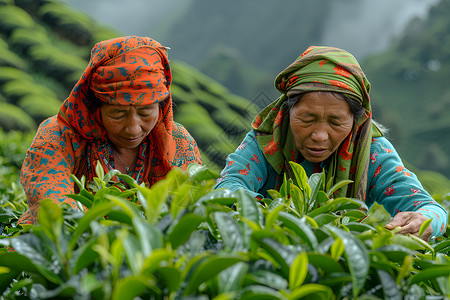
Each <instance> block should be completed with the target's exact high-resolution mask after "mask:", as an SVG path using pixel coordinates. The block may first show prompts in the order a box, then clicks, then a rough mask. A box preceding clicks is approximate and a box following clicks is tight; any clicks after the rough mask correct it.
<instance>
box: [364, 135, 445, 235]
mask: <svg viewBox="0 0 450 300" xmlns="http://www.w3.org/2000/svg"><path fill="white" fill-rule="evenodd" d="M367 189H368V195H369V197H368V200H369V201H368V203H367V204H368V206H369V207H371V206H372V204H373V203H374V202H375V201H376V202H377V203H379V204H381V205H383V206H384V208H385V209H386V211H387V212H388V213H389V214H390V215H391V216H392V217H393V216H395V215H396V214H397V213H398V212H401V211H414V212H418V213H420V214H422V215H423V216H425V217H427V218H428V219H433V220H432V222H431V225H432V227H433V235H434V236H435V237H438V236H441V235H442V234H443V233H444V232H445V229H446V227H447V212H446V211H445V209H444V208H443V207H442V206H441V205H439V203H437V202H436V201H435V200H434V199H433V198H432V197H431V196H430V194H429V193H428V192H427V191H425V189H424V188H423V187H422V184H421V183H420V182H419V180H418V178H417V176H416V175H415V174H414V173H412V172H411V171H409V170H407V169H406V168H405V166H404V165H403V162H402V160H401V159H400V157H399V155H398V153H397V152H396V150H395V149H394V147H393V145H392V144H391V143H390V142H389V141H388V140H387V139H386V138H384V137H381V138H376V139H373V141H372V146H371V151H370V162H369V171H368V186H367Z"/></svg>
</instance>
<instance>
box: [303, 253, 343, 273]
mask: <svg viewBox="0 0 450 300" xmlns="http://www.w3.org/2000/svg"><path fill="white" fill-rule="evenodd" d="M308 259H309V263H310V264H312V265H314V266H315V267H317V268H320V269H322V270H323V271H324V272H325V273H326V274H331V273H342V272H343V271H344V270H343V269H342V267H341V265H340V264H339V263H338V262H336V260H334V259H333V258H331V257H330V256H329V255H327V254H314V253H308Z"/></svg>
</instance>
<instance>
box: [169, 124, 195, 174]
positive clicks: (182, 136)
mask: <svg viewBox="0 0 450 300" xmlns="http://www.w3.org/2000/svg"><path fill="white" fill-rule="evenodd" d="M174 124H175V126H174V129H173V133H172V134H173V138H174V139H175V142H176V147H177V148H176V152H175V157H174V160H173V162H172V165H173V166H177V167H180V168H182V169H183V170H186V169H187V167H188V165H189V164H191V163H197V164H199V165H201V164H202V157H201V155H200V151H199V149H198V147H197V143H196V141H195V140H194V138H193V137H192V136H191V134H190V133H189V132H188V131H187V129H186V128H184V127H183V125H181V124H179V123H176V122H174Z"/></svg>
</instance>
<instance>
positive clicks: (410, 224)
mask: <svg viewBox="0 0 450 300" xmlns="http://www.w3.org/2000/svg"><path fill="white" fill-rule="evenodd" d="M426 220H428V219H427V218H426V217H424V216H423V215H421V214H420V213H417V212H412V211H404V212H399V213H398V214H396V215H395V217H393V218H392V219H391V220H390V221H389V223H387V224H386V226H385V228H386V229H389V230H392V229H394V228H396V227H401V229H400V231H399V232H398V233H401V234H407V233H410V234H413V235H415V236H419V230H420V226H421V225H422V223H423V222H425V221H426ZM432 234H433V228H431V224H430V226H428V228H427V229H426V230H425V232H424V233H423V234H422V236H421V237H420V238H422V239H423V240H425V241H429V240H430V237H431V235H432Z"/></svg>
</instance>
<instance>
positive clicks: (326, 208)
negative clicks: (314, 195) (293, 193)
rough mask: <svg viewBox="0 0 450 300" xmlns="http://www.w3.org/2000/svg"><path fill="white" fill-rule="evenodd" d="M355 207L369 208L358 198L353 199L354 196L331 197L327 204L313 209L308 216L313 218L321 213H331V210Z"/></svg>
mask: <svg viewBox="0 0 450 300" xmlns="http://www.w3.org/2000/svg"><path fill="white" fill-rule="evenodd" d="M355 208H363V209H366V210H367V205H366V204H365V203H364V202H363V201H361V200H358V199H352V198H337V199H331V200H330V201H328V202H327V204H326V205H323V206H321V207H319V208H316V209H314V210H313V211H311V212H309V213H308V216H310V217H311V218H314V217H315V216H318V215H319V214H323V213H329V212H335V211H338V210H345V209H355Z"/></svg>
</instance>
